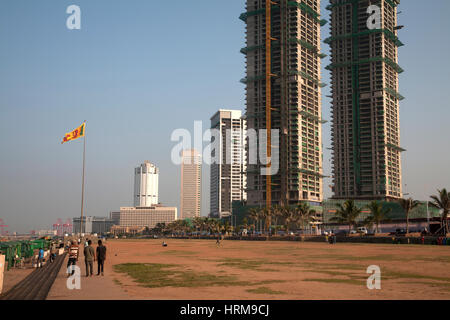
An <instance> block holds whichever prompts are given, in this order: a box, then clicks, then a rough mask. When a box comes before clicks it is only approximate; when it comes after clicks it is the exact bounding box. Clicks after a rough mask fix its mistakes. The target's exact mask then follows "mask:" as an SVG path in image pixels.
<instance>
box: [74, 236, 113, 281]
mask: <svg viewBox="0 0 450 320" xmlns="http://www.w3.org/2000/svg"><path fill="white" fill-rule="evenodd" d="M80 242H81V241H80V240H79V241H78V243H77V241H72V242H71V243H70V246H69V249H68V251H69V261H68V262H67V269H68V275H69V276H70V275H73V274H74V272H75V271H74V270H73V269H72V272H69V267H70V266H76V264H77V261H78V258H79V252H80ZM83 253H84V263H85V265H86V277H92V276H93V275H94V262H95V261H97V276H99V275H100V274H101V275H102V276H103V275H104V273H103V269H104V265H105V260H106V247H105V246H104V245H103V242H102V240H98V246H97V249H96V250H95V251H94V248H93V247H92V241H91V240H88V239H86V242H85V243H84V250H83Z"/></svg>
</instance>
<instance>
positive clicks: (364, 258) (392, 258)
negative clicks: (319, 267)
mask: <svg viewBox="0 0 450 320" xmlns="http://www.w3.org/2000/svg"><path fill="white" fill-rule="evenodd" d="M309 258H312V259H334V260H346V261H407V260H408V261H409V260H411V259H407V258H405V257H403V256H402V257H399V256H395V255H388V254H386V255H377V256H360V257H358V256H350V255H344V254H341V255H333V254H331V255H326V256H323V255H322V256H311V257H309Z"/></svg>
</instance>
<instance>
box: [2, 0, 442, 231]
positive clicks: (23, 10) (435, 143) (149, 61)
mask: <svg viewBox="0 0 450 320" xmlns="http://www.w3.org/2000/svg"><path fill="white" fill-rule="evenodd" d="M244 2H245V1H244V0H227V1H219V0H209V1H206V0H195V1H179V0H174V1H154V0H109V1H106V0H71V1H66V0H41V1H37V0H33V1H31V0H28V1H26V0H0V121H1V125H0V218H3V219H4V220H5V222H6V223H7V224H8V225H9V226H10V228H9V230H10V232H12V231H19V232H27V231H29V230H31V229H42V228H50V227H51V225H52V224H53V223H54V222H55V221H56V219H57V218H62V219H63V220H66V219H67V218H69V217H73V216H79V214H80V194H81V165H82V140H77V141H74V142H70V143H67V144H64V145H61V143H60V142H61V139H62V137H63V135H64V134H65V133H66V132H67V131H70V130H72V129H74V128H75V127H77V126H78V125H80V124H81V123H82V122H83V120H87V121H88V123H87V128H86V132H87V155H86V157H87V161H86V165H87V167H86V169H87V172H86V213H87V214H88V215H96V216H106V215H108V214H109V212H110V211H112V210H116V209H118V208H119V207H120V206H129V205H132V200H133V199H132V198H133V168H134V167H135V166H137V165H139V164H140V163H141V162H143V161H144V160H150V161H152V162H153V163H155V164H156V165H157V166H159V168H160V200H161V201H162V202H163V204H165V205H174V206H178V205H179V187H180V182H179V181H180V168H179V167H177V166H175V165H173V164H172V163H171V161H170V151H171V149H172V147H173V146H174V145H175V143H173V142H171V141H170V135H171V133H172V131H173V130H174V129H176V128H186V129H188V130H191V131H192V130H193V126H194V121H195V120H203V121H204V127H205V128H207V127H208V126H209V119H210V117H211V116H212V115H213V114H214V113H215V112H216V111H217V109H219V108H236V109H244V107H245V103H244V98H245V91H244V89H245V87H244V85H242V84H241V83H239V79H240V78H242V77H244V73H245V69H244V68H245V63H244V56H243V55H242V54H240V53H239V49H240V48H241V47H244V46H245V35H244V31H245V25H244V23H243V22H242V21H240V20H239V19H238V16H239V14H240V13H241V12H243V11H244V10H245V9H244V8H245V3H244ZM430 2H431V3H432V4H433V5H432V6H431V5H430ZM323 3H324V5H323V7H325V5H326V4H328V1H323ZM71 4H76V5H79V6H80V7H81V12H82V25H81V28H82V29H81V30H68V29H67V28H66V19H67V17H68V14H66V8H67V7H68V6H69V5H71ZM400 10H401V11H402V13H401V14H400V15H399V21H400V24H401V25H405V28H404V29H403V30H401V31H400V39H401V40H402V41H403V42H404V43H405V46H404V47H402V48H400V60H399V62H400V65H401V66H402V67H403V68H404V69H405V72H404V73H403V74H402V75H401V77H400V92H401V93H402V95H404V96H405V97H406V100H404V101H402V103H401V107H400V110H401V111H400V113H401V115H400V116H401V118H400V121H401V133H402V136H401V137H402V143H401V145H402V147H404V148H406V149H407V150H408V151H407V152H406V153H404V154H403V178H404V181H403V183H404V184H406V185H407V186H406V188H405V192H407V193H409V194H410V195H412V196H413V197H415V198H417V199H427V198H428V196H429V195H430V194H432V193H435V191H436V189H437V188H441V187H448V188H450V169H449V159H450V143H449V133H450V129H449V127H448V126H449V119H450V108H449V104H450V102H449V101H450V86H449V85H448V77H449V74H450V59H449V49H450V43H449V42H448V41H447V39H448V35H447V32H449V31H450V22H449V20H448V16H449V14H450V2H449V1H448V0H432V1H419V0H408V1H402V3H401V5H400ZM322 13H323V17H324V18H327V19H328V11H326V10H325V9H323V12H322ZM327 36H328V28H327V27H324V28H323V38H325V37H327ZM323 51H324V52H325V53H327V52H328V46H327V45H325V44H324V45H323ZM328 63H329V60H328V59H324V61H323V67H325V66H326V65H327V64H328ZM323 80H324V82H327V83H329V72H328V71H326V70H323ZM328 90H329V88H326V89H325V90H323V96H324V97H325V95H327V94H329V93H328ZM323 116H324V118H325V119H329V118H330V105H329V100H328V99H327V98H324V99H323ZM329 135H330V126H329V124H326V125H324V139H323V141H324V151H325V155H324V171H325V174H326V175H329V174H330V169H331V162H330V160H331V158H330V152H329V151H328V150H326V148H328V147H330V138H329ZM203 174H204V179H203V190H204V193H203V196H204V197H203V203H202V204H203V208H202V213H203V214H207V213H208V211H209V168H207V167H206V166H205V167H204V170H203ZM324 184H325V185H328V184H330V181H329V179H327V180H325V183H324ZM325 191H326V192H325V194H326V196H329V195H330V190H329V189H328V188H326V190H325Z"/></svg>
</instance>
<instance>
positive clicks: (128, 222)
mask: <svg viewBox="0 0 450 320" xmlns="http://www.w3.org/2000/svg"><path fill="white" fill-rule="evenodd" d="M110 215H111V220H112V221H114V224H115V226H120V227H148V228H150V229H152V228H154V227H155V226H156V224H157V223H165V224H169V223H171V222H173V221H175V220H176V219H177V208H176V207H163V206H153V207H121V208H120V211H117V212H111V214H110Z"/></svg>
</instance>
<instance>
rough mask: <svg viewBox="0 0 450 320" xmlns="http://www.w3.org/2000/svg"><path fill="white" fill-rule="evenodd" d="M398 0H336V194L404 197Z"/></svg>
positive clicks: (333, 58) (333, 45)
mask: <svg viewBox="0 0 450 320" xmlns="http://www.w3.org/2000/svg"><path fill="white" fill-rule="evenodd" d="M399 3H400V1H399V0H370V1H369V0H359V1H358V0H350V1H349V0H331V1H330V4H329V5H328V7H327V9H328V10H330V11H331V37H330V38H328V39H326V40H325V42H326V43H328V44H329V45H330V46H331V62H332V63H331V65H329V66H327V69H329V70H330V71H331V73H332V146H333V179H334V181H333V184H334V186H333V188H334V198H335V199H362V200H371V199H376V200H388V201H389V200H395V199H398V198H401V197H402V176H401V159H400V154H401V152H402V151H405V150H404V149H402V148H401V147H400V123H399V102H400V100H402V99H403V97H402V96H401V95H400V94H399V93H398V91H399V90H398V86H399V84H398V75H399V73H401V72H403V70H402V68H401V67H400V66H399V65H398V47H400V46H402V45H403V44H402V43H401V41H400V40H399V39H398V37H397V30H398V29H400V28H401V27H400V26H397V5H398V4H399Z"/></svg>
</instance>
